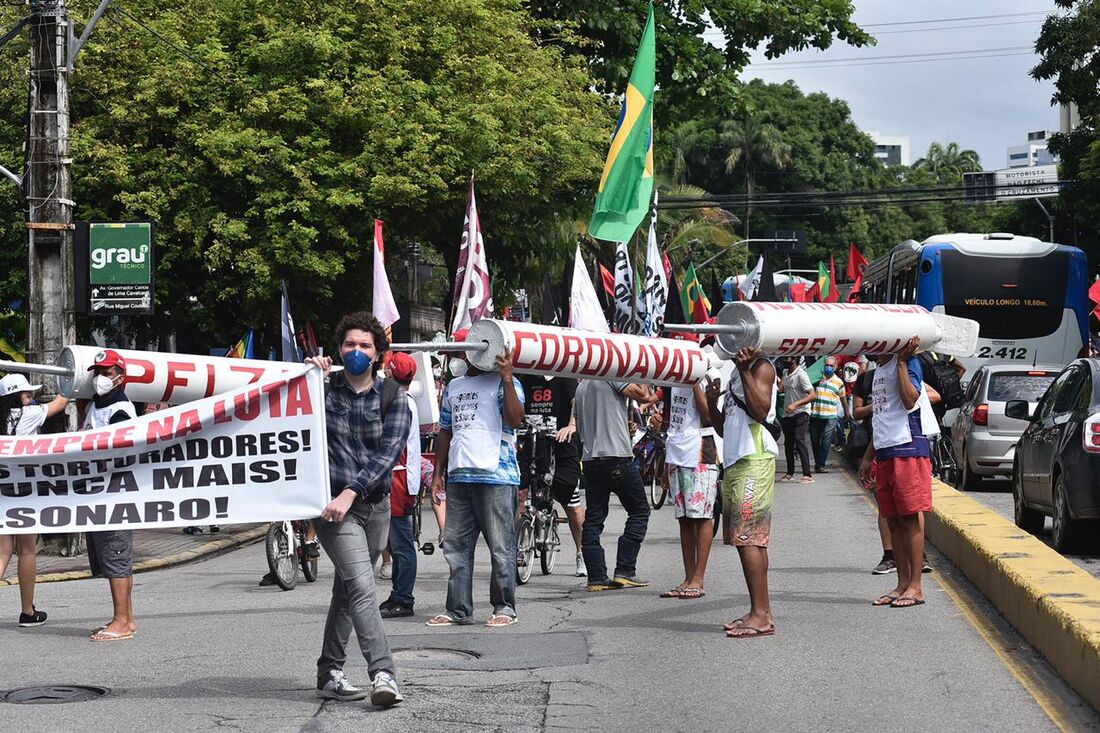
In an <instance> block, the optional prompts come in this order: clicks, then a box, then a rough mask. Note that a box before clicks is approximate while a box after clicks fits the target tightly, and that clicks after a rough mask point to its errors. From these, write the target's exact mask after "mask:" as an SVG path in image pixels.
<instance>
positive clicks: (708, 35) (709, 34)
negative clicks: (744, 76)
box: [703, 18, 1039, 40]
mask: <svg viewBox="0 0 1100 733" xmlns="http://www.w3.org/2000/svg"><path fill="white" fill-rule="evenodd" d="M1038 22H1039V20H1038V19H1034V18H1033V19H1031V20H1010V21H1006V22H1004V23H972V24H969V25H943V26H936V27H933V28H902V29H899V30H896V31H878V32H877V33H875V34H874V36H875V37H876V38H877V37H878V36H891V35H895V34H898V33H927V32H928V31H956V30H964V29H967V28H996V27H999V26H1006V25H1035V24H1036V23H1038ZM703 37H704V38H708V39H709V38H714V39H718V38H721V39H723V40H724V39H725V37H726V36H725V34H724V33H723V32H722V31H720V30H713V31H705V32H704V33H703Z"/></svg>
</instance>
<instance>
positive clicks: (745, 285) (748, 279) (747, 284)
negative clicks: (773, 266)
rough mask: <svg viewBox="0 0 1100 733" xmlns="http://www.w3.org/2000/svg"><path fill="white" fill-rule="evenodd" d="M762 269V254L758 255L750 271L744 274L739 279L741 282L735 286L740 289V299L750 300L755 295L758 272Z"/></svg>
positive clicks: (758, 281) (757, 286) (757, 285)
mask: <svg viewBox="0 0 1100 733" xmlns="http://www.w3.org/2000/svg"><path fill="white" fill-rule="evenodd" d="M763 271H764V255H760V259H758V260H757V261H756V267H754V268H752V272H750V273H749V274H748V275H745V277H744V279H742V280H741V284H740V285H738V286H737V289H738V290H740V291H741V299H742V300H752V296H754V295H756V291H757V289H758V288H759V287H760V273H762V272H763Z"/></svg>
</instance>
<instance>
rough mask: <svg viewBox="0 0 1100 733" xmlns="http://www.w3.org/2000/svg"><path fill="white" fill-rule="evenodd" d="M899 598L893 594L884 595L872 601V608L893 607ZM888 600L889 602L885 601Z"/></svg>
mask: <svg viewBox="0 0 1100 733" xmlns="http://www.w3.org/2000/svg"><path fill="white" fill-rule="evenodd" d="M898 598H899V596H895V595H894V594H893V593H883V594H882V595H881V596H879V597H878V598H876V599H875V600H873V601H871V605H872V606H892V605H894V601H896V600H897V599H898ZM883 599H888V600H883Z"/></svg>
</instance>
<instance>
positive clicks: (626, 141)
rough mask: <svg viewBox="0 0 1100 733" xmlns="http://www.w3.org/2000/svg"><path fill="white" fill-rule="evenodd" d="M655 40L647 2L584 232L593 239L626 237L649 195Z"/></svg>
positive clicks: (639, 219)
mask: <svg viewBox="0 0 1100 733" xmlns="http://www.w3.org/2000/svg"><path fill="white" fill-rule="evenodd" d="M656 63H657V42H656V40H655V38H654V32H653V3H652V2H650V4H649V17H648V18H647V19H646V23H645V30H643V31H642V42H641V43H640V44H639V45H638V56H637V57H636V58H635V59H634V70H633V71H632V72H631V73H630V83H629V84H628V85H627V87H626V96H625V98H624V99H623V109H622V112H621V113H620V115H619V127H618V128H617V129H616V130H615V136H614V137H613V138H612V139H611V149H610V150H609V151H608V153H607V162H606V163H605V164H604V168H603V176H601V177H600V187H599V190H598V191H597V192H596V206H595V208H594V209H593V211H592V222H591V224H589V226H588V233H589V234H591V235H592V236H593V237H595V238H596V239H605V240H608V241H611V242H626V241H629V239H630V238H631V237H632V236H633V235H634V231H635V230H636V229H637V228H638V225H639V224H641V223H642V219H644V218H645V215H646V213H647V212H648V211H649V203H650V199H651V198H652V197H653V83H654V77H655V74H656V72H655V67H656Z"/></svg>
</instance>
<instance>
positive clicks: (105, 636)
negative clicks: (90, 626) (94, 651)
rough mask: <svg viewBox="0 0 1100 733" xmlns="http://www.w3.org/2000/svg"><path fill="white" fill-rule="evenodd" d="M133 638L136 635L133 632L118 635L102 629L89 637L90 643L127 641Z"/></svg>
mask: <svg viewBox="0 0 1100 733" xmlns="http://www.w3.org/2000/svg"><path fill="white" fill-rule="evenodd" d="M133 638H134V633H133V632H132V631H128V632H126V633H125V634H116V633H115V632H114V631H107V630H106V629H100V630H99V631H97V632H96V633H94V634H92V635H91V636H89V637H88V639H89V640H90V641H126V640H127V639H133Z"/></svg>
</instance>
